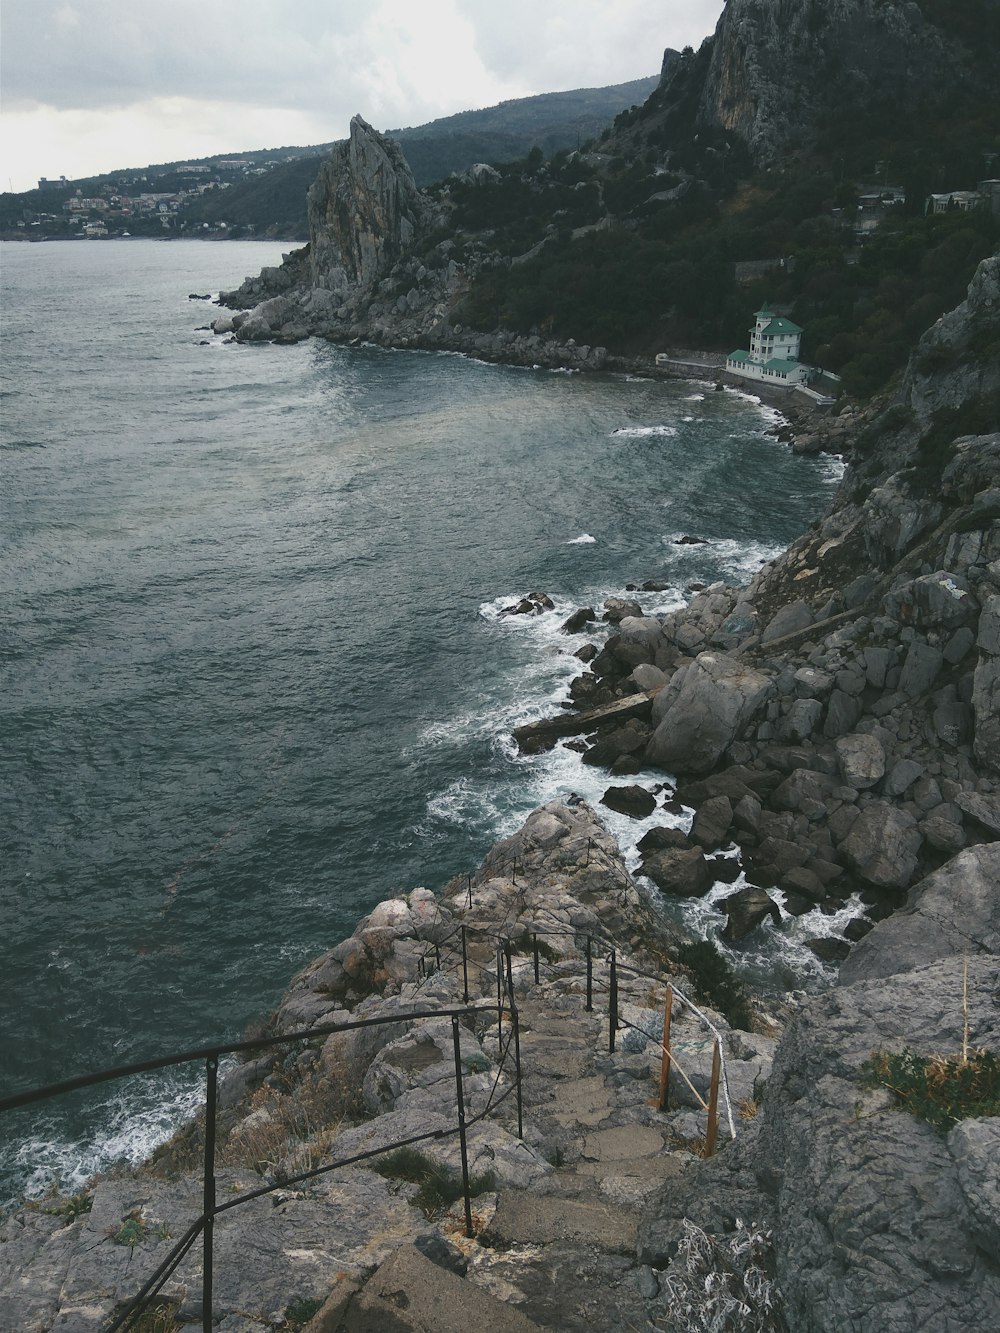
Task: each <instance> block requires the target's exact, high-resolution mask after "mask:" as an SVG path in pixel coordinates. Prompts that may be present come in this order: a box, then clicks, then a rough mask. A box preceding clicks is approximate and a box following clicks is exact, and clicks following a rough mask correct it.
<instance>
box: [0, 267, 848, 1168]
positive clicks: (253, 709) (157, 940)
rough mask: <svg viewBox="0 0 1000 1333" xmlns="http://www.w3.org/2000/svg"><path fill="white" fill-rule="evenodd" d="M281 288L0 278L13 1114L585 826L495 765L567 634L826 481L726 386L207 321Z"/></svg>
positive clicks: (136, 1146) (53, 1143) (814, 510)
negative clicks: (20, 1096)
mask: <svg viewBox="0 0 1000 1333" xmlns="http://www.w3.org/2000/svg"><path fill="white" fill-rule="evenodd" d="M278 257H279V249H278V247H276V246H271V245H267V244H253V243H230V244H226V245H218V244H215V245H213V244H205V243H194V242H191V243H184V242H174V243H163V242H157V241H144V240H133V241H121V242H105V243H97V242H74V243H65V244H54V243H50V244H46V245H28V244H22V245H15V244H5V245H4V246H3V247H2V258H3V306H4V311H5V319H4V333H3V354H4V374H3V388H2V393H3V397H2V409H3V416H2V437H0V445H2V449H0V508H2V516H0V534H2V565H3V579H2V586H0V604H2V606H0V609H2V622H0V652H2V658H3V670H4V678H5V679H4V687H3V692H2V698H0V710H2V713H0V723H2V728H3V740H2V746H3V773H2V783H3V787H2V799H3V805H4V818H3V831H2V835H0V836H2V854H3V867H2V875H3V880H2V890H0V892H2V900H0V914H2V936H0V950H2V958H0V969H2V970H0V986H2V988H3V996H2V1002H0V1012H2V1015H3V1019H2V1032H0V1069H2V1087H3V1090H4V1091H14V1090H17V1089H20V1088H24V1087H30V1086H33V1085H36V1084H41V1083H46V1082H49V1081H53V1080H56V1079H60V1078H66V1077H70V1076H72V1075H74V1074H77V1073H80V1072H83V1071H85V1070H87V1069H91V1068H97V1067H104V1066H107V1065H112V1064H118V1063H123V1062H125V1061H129V1060H137V1059H141V1058H144V1057H147V1056H151V1055H155V1054H158V1053H160V1052H167V1051H169V1050H174V1049H179V1048H183V1047H186V1046H190V1045H195V1044H198V1043H201V1042H208V1041H214V1040H221V1039H224V1038H225V1037H235V1036H238V1035H239V1034H240V1033H241V1032H242V1031H243V1030H244V1028H245V1027H246V1025H247V1024H248V1023H250V1022H251V1021H252V1020H254V1019H256V1018H258V1017H260V1016H261V1015H263V1014H264V1013H266V1012H267V1011H268V1009H269V1008H270V1007H271V1006H272V1005H273V1003H274V1001H275V999H276V998H277V996H278V995H279V994H280V992H281V990H282V989H283V987H284V985H285V984H286V983H287V981H288V979H289V978H290V976H291V975H292V973H293V972H294V971H295V970H296V969H297V968H298V967H299V966H300V965H301V964H302V963H303V962H305V961H306V960H307V959H308V958H310V957H311V956H313V955H314V954H316V953H317V952H319V951H321V950H322V949H324V948H326V947H329V945H330V944H331V943H333V942H335V941H336V939H338V938H339V937H340V936H342V935H343V934H344V932H345V931H346V930H347V929H349V928H350V926H351V925H352V924H353V922H354V921H355V920H356V918H357V917H358V916H359V915H360V914H361V913H363V912H364V911H366V910H367V909H368V908H370V907H371V905H372V904H373V903H374V902H376V901H378V900H379V899H380V898H382V897H385V896H387V895H389V894H391V893H392V892H393V891H394V890H396V889H407V888H410V887H412V886H414V885H416V884H426V885H428V886H429V887H431V888H437V887H439V886H440V885H441V884H442V883H444V882H445V881H446V880H447V879H448V878H450V877H451V875H453V874H455V873H458V872H461V871H464V870H465V869H468V868H471V867H472V866H473V865H474V864H475V863H476V862H477V861H478V860H479V858H480V857H481V856H482V854H483V853H484V852H485V851H486V849H487V848H488V847H489V845H490V844H491V843H492V842H494V841H495V840H496V839H497V837H499V836H503V835H504V834H506V833H508V832H510V831H511V830H512V829H513V828H514V827H516V826H517V824H518V823H519V822H520V821H521V820H522V819H523V817H524V816H525V815H526V814H527V813H528V811H529V810H531V809H532V808H533V807H534V806H535V805H536V804H538V803H539V802H540V801H542V800H546V799H549V798H550V797H552V796H555V795H558V794H566V793H567V792H568V791H570V790H577V791H580V792H582V793H583V794H584V795H586V796H588V797H591V798H596V797H597V796H598V795H599V794H600V791H601V790H603V785H604V784H603V783H602V780H601V775H599V774H596V773H594V771H593V770H589V769H584V768H583V767H582V766H581V765H580V764H579V763H578V761H577V759H576V757H575V756H574V755H572V754H571V753H570V752H567V751H562V750H561V751H556V752H554V753H553V754H552V755H549V756H540V757H537V758H534V759H524V758H521V757H519V756H517V755H516V753H515V752H514V750H513V748H512V746H511V744H510V741H509V732H510V729H511V727H512V726H514V725H516V724H517V723H518V722H520V721H523V720H525V719H527V718H529V717H532V716H539V715H541V714H543V713H545V712H547V711H549V710H551V708H552V707H553V706H554V704H555V702H556V700H558V699H559V698H560V697H562V695H563V693H564V690H565V685H566V683H567V682H568V681H569V679H571V677H572V676H573V675H574V674H575V670H574V668H576V667H578V666H579V663H578V662H577V661H576V660H575V659H574V658H573V657H572V656H571V654H572V652H573V650H574V649H575V648H576V647H577V646H579V643H580V642H581V640H573V639H568V638H567V637H566V636H565V635H562V634H560V632H559V630H558V625H559V623H560V622H561V620H562V619H563V618H564V617H565V615H566V614H568V613H569V611H571V610H572V609H574V608H575V607H576V606H578V605H585V604H594V605H598V606H599V605H600V603H601V602H602V601H603V599H604V598H605V597H607V596H609V595H621V594H622V593H623V592H624V585H625V584H626V583H629V582H642V581H643V580H644V579H649V578H656V579H661V580H664V581H667V582H668V583H669V584H670V585H671V587H670V590H668V591H667V592H665V593H661V594H656V595H651V596H644V597H643V606H644V609H645V610H646V611H649V612H654V611H657V610H662V609H665V608H667V607H669V606H672V605H676V604H678V603H679V601H680V598H681V595H682V591H683V588H684V586H685V585H686V584H687V583H688V582H689V581H690V580H692V579H696V578H697V579H701V580H704V581H711V580H713V579H716V578H724V579H726V580H728V581H738V580H741V579H746V578H748V577H749V576H750V575H751V574H752V573H753V571H754V570H755V569H756V568H757V567H758V566H759V564H760V563H761V562H762V561H763V560H764V559H766V558H768V557H769V556H772V555H774V554H776V553H777V551H778V550H779V549H780V548H782V547H783V546H784V545H785V544H787V542H788V541H789V540H790V539H791V538H793V537H794V536H795V535H796V534H797V533H798V532H800V531H801V530H802V528H803V527H804V526H805V525H806V524H807V523H808V522H809V521H810V520H811V519H813V518H814V517H816V516H817V515H818V514H819V513H820V512H821V511H822V509H824V508H825V507H826V505H827V504H828V502H829V499H830V497H831V494H832V490H833V488H834V486H835V484H836V480H837V477H838V475H839V471H838V468H837V467H836V465H835V464H833V463H832V462H831V461H829V460H812V459H803V458H796V457H794V456H792V455H791V454H790V453H789V451H788V450H787V449H786V448H785V447H784V446H783V445H781V444H779V443H778V442H776V441H775V440H774V439H772V438H771V437H769V436H767V435H766V434H765V430H766V427H767V425H768V424H769V422H770V421H771V420H773V417H774V414H773V413H772V412H771V411H770V410H769V409H766V408H762V407H761V406H760V405H759V404H757V403H756V402H755V401H754V400H753V399H751V398H749V397H747V396H745V395H740V394H736V393H732V392H726V393H714V392H713V391H712V386H710V385H705V384H696V383H690V384H686V383H679V382H654V381H652V380H643V379H640V378H628V377H623V376H619V377H615V376H588V377H584V376H580V375H568V374H561V373H550V372H544V371H531V370H523V369H516V368H510V367H497V366H488V365H483V364H479V363H477V362H473V361H469V360H466V359H463V358H460V357H457V356H451V355H428V354H419V353H406V352H389V351H385V350H381V349H378V348H374V347H361V348H340V347H334V346H329V345H326V344H322V343H317V342H308V343H303V344H299V345H297V346H295V347H282V348H278V347H270V346H254V347H240V346H237V345H226V344H225V343H224V341H223V340H222V339H219V338H215V337H214V336H213V335H212V334H211V333H209V332H206V331H199V330H198V329H197V328H196V326H198V325H204V324H207V323H208V321H209V320H210V319H211V317H212V315H213V314H214V307H212V306H210V305H209V304H208V303H204V302H197V301H190V300H189V299H188V293H189V292H206V291H209V290H213V291H217V290H218V289H219V288H220V287H221V288H225V287H229V286H233V285H235V284H236V283H237V282H238V281H239V279H240V278H241V277H242V276H243V275H244V274H246V273H248V272H253V271H256V270H257V269H259V268H260V267H261V265H263V264H267V263H274V262H277V260H278ZM683 533H696V534H697V535H699V536H701V537H704V538H707V539H708V544H707V545H705V546H677V545H675V544H674V543H675V540H676V538H677V537H679V536H680V535H682V534H683ZM534 590H541V591H545V592H547V593H548V594H549V595H550V596H551V597H552V598H553V599H554V600H555V602H556V605H557V612H556V613H553V614H550V615H548V616H545V617H540V618H538V619H532V620H526V619H524V618H518V617H515V618H512V619H503V618H498V614H497V613H498V611H499V610H500V609H501V608H502V607H503V606H505V605H507V604H509V603H510V602H511V601H512V600H514V599H516V598H517V597H519V596H521V595H523V594H524V593H527V592H529V591H534ZM627 823H628V821H625V820H621V819H620V820H619V821H618V825H617V826H619V827H620V831H621V832H622V833H623V836H624V835H625V834H626V833H627V829H626V825H627ZM193 1095H194V1091H193V1084H192V1083H191V1082H190V1081H189V1080H188V1079H187V1077H186V1076H185V1075H183V1074H180V1073H174V1074H171V1075H169V1076H160V1077H157V1078H154V1079H150V1080H149V1081H148V1082H146V1083H145V1084H144V1085H143V1086H142V1087H139V1086H131V1087H129V1088H127V1089H121V1090H117V1089H116V1090H115V1092H114V1093H112V1094H104V1095H102V1096H100V1097H97V1098H93V1097H92V1098H90V1099H89V1100H72V1101H69V1102H62V1103H59V1104H55V1103H53V1104H51V1106H50V1107H49V1108H48V1109H46V1110H44V1111H43V1112H42V1113H41V1114H39V1113H37V1112H35V1113H33V1114H32V1115H31V1116H30V1117H29V1116H22V1117H19V1118H17V1117H16V1118H15V1119H14V1120H13V1122H12V1125H11V1127H10V1130H9V1136H8V1137H7V1138H5V1140H4V1141H5V1143H6V1147H5V1148H4V1149H3V1158H2V1161H0V1169H2V1170H3V1172H4V1173H5V1177H6V1179H7V1181H8V1182H13V1184H14V1186H15V1187H22V1186H24V1185H25V1184H28V1185H31V1186H32V1187H38V1186H39V1185H41V1184H43V1183H44V1182H45V1181H46V1180H48V1179H49V1178H51V1175H52V1173H53V1172H54V1171H55V1172H58V1173H60V1174H61V1177H62V1180H63V1183H64V1184H71V1183H74V1182H76V1181H78V1180H80V1179H82V1178H83V1177H84V1176H85V1175H86V1174H87V1173H88V1172H89V1171H91V1170H93V1169H94V1168H95V1167H98V1166H100V1165H102V1164H106V1163H107V1162H108V1161H110V1160H112V1159H114V1158H115V1157H116V1156H118V1155H121V1154H126V1155H128V1154H132V1155H134V1154H136V1153H140V1152H142V1151H144V1150H145V1149H146V1148H148V1146H149V1145H150V1144H151V1142H153V1141H154V1140H155V1139H156V1137H158V1136H160V1135H162V1134H163V1133H165V1132H166V1131H167V1130H169V1128H170V1127H171V1126H172V1125H173V1124H174V1123H176V1120H177V1117H178V1116H179V1115H180V1114H181V1112H182V1110H183V1108H184V1107H185V1106H186V1105H187V1104H189V1102H190V1100H191V1098H192V1096H193Z"/></svg>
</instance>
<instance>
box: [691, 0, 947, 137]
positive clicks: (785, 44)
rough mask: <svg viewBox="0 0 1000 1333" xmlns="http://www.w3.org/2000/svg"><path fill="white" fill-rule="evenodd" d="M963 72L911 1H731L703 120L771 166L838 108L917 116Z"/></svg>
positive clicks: (718, 35)
mask: <svg viewBox="0 0 1000 1333" xmlns="http://www.w3.org/2000/svg"><path fill="white" fill-rule="evenodd" d="M961 69H962V59H961V55H960V53H959V51H958V49H957V48H956V46H955V44H954V43H953V41H951V40H950V39H949V37H948V35H947V34H946V33H945V32H943V31H942V30H941V29H940V28H938V27H936V26H935V25H934V24H933V23H931V22H930V21H929V20H928V19H927V18H926V17H925V14H924V13H923V11H922V9H921V7H920V6H919V5H917V4H914V3H912V0H729V3H728V4H727V5H726V8H725V10H724V11H723V14H722V17H721V18H720V19H719V24H718V27H717V29H716V32H715V37H714V39H713V42H712V49H711V59H710V61H709V64H708V69H707V72H706V76H705V82H704V88H703V91H702V94H701V99H700V104H699V117H700V119H701V120H702V121H703V123H706V124H711V125H718V126H720V127H722V128H724V129H726V130H732V131H734V132H735V133H736V134H738V135H739V136H740V137H741V138H742V139H743V140H744V141H745V142H746V143H747V144H748V145H749V147H750V149H751V151H752V152H753V155H754V157H755V159H756V160H758V161H760V162H765V163H766V162H773V161H774V160H775V159H776V158H778V157H779V156H781V155H782V154H784V153H787V151H788V150H789V149H794V148H796V147H803V146H807V145H808V144H809V142H810V140H811V138H812V137H813V136H814V135H815V132H816V129H817V122H818V121H819V119H820V118H822V117H824V116H827V115H830V114H837V112H838V109H839V112H840V114H843V113H844V112H848V113H850V112H852V111H853V109H854V108H856V107H858V106H864V105H869V106H870V105H873V104H881V103H883V102H884V103H895V104H896V106H897V108H902V109H904V110H905V108H907V107H910V108H912V107H914V106H916V105H918V104H919V102H920V101H921V99H924V98H926V97H927V96H928V95H929V92H930V95H934V94H935V93H936V89H937V86H938V85H939V84H940V83H941V82H942V81H946V82H948V83H950V82H951V81H952V80H954V79H955V78H956V77H958V76H959V75H960V72H961Z"/></svg>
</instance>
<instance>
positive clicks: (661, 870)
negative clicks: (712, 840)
mask: <svg viewBox="0 0 1000 1333" xmlns="http://www.w3.org/2000/svg"><path fill="white" fill-rule="evenodd" d="M640 872H641V873H642V874H643V875H648V877H649V878H650V879H651V880H652V881H653V883H654V884H656V885H657V887H658V888H661V889H662V890H663V891H664V893H675V894H677V895H678V896H680V897H684V898H697V897H701V895H702V894H703V893H707V892H708V890H709V889H710V888H711V887H712V874H711V871H710V869H709V866H708V862H707V861H706V860H705V853H704V852H703V851H702V850H701V848H700V847H692V848H691V850H690V851H685V850H683V848H670V847H668V848H666V849H665V850H664V851H662V852H656V853H655V854H654V855H653V856H650V857H647V858H646V860H645V861H643V863H642V865H641V866H640Z"/></svg>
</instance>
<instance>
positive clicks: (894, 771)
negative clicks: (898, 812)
mask: <svg viewBox="0 0 1000 1333" xmlns="http://www.w3.org/2000/svg"><path fill="white" fill-rule="evenodd" d="M923 773H924V770H923V768H921V766H920V765H919V764H918V763H915V762H914V760H912V759H900V760H899V761H898V762H897V763H895V764H893V766H892V768H891V769H890V770H889V772H888V773H887V774H886V776H885V781H884V782H883V783H882V793H883V795H885V796H902V794H903V793H904V792H905V791H906V790H907V788H908V787H912V786H913V784H914V783H915V782H916V781H917V779H918V778H921V777H923Z"/></svg>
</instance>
